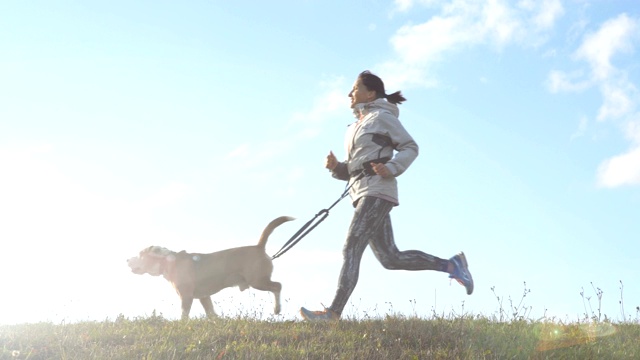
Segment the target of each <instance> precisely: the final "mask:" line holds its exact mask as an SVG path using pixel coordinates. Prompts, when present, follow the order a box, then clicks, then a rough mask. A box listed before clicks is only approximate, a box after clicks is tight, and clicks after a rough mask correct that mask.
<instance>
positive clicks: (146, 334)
mask: <svg viewBox="0 0 640 360" xmlns="http://www.w3.org/2000/svg"><path fill="white" fill-rule="evenodd" d="M639 358H640V324H639V323H637V322H631V321H629V322H624V323H611V322H607V321H603V322H601V321H586V322H576V323H572V324H562V323H558V322H553V321H528V320H511V321H498V320H496V319H490V318H486V317H482V316H470V315H468V316H462V317H454V316H449V317H442V316H434V317H432V318H430V319H420V318H407V317H403V316H386V318H383V319H370V320H360V321H356V320H349V319H347V320H342V321H339V322H331V323H308V322H303V321H286V322H283V321H258V320H254V319H251V318H249V317H246V318H242V317H240V318H218V319H214V320H209V319H204V318H201V319H192V320H189V321H174V320H167V319H165V318H163V317H162V316H158V315H155V314H154V315H152V316H149V317H145V318H135V319H128V318H125V317H123V316H121V317H119V318H117V319H115V320H105V321H103V322H80V323H71V324H64V323H63V324H52V323H37V324H23V325H5V326H0V359H127V360H131V359H146V360H151V359H154V360H155V359H639Z"/></svg>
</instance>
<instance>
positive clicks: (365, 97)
mask: <svg viewBox="0 0 640 360" xmlns="http://www.w3.org/2000/svg"><path fill="white" fill-rule="evenodd" d="M349 97H350V98H351V108H352V109H353V108H354V107H355V106H356V104H361V103H368V102H371V101H373V100H375V99H376V92H375V91H373V90H369V89H367V87H366V86H365V85H364V84H363V83H362V80H361V79H360V78H358V79H357V80H356V82H355V83H354V84H353V89H351V92H350V93H349Z"/></svg>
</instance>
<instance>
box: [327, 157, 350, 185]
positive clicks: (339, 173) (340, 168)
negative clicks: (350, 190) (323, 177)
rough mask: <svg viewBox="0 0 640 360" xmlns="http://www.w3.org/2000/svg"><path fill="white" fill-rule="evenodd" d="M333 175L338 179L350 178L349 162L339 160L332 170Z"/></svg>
mask: <svg viewBox="0 0 640 360" xmlns="http://www.w3.org/2000/svg"><path fill="white" fill-rule="evenodd" d="M331 176H333V177H334V178H336V179H338V180H345V181H347V180H349V170H348V169H347V163H345V162H339V163H338V165H336V167H335V168H334V169H333V170H331Z"/></svg>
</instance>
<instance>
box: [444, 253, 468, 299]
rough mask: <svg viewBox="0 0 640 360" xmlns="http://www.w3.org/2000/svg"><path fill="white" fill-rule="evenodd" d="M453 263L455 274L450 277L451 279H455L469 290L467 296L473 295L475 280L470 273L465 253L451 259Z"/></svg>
mask: <svg viewBox="0 0 640 360" xmlns="http://www.w3.org/2000/svg"><path fill="white" fill-rule="evenodd" d="M449 261H451V263H453V272H452V273H451V274H450V275H449V277H450V278H451V279H455V280H456V281H458V282H459V283H460V285H462V286H464V287H465V288H466V289H467V295H471V293H472V292H473V278H472V277H471V273H470V272H469V265H468V264H467V258H466V257H465V256H464V253H463V252H461V253H460V254H458V255H456V256H454V257H452V258H451V259H449Z"/></svg>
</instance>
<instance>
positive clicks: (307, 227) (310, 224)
mask: <svg viewBox="0 0 640 360" xmlns="http://www.w3.org/2000/svg"><path fill="white" fill-rule="evenodd" d="M365 175H366V173H365V170H362V171H361V172H360V174H359V175H357V176H356V177H355V179H354V180H353V181H349V184H347V186H346V187H345V189H344V192H343V193H342V195H340V197H339V198H338V200H336V201H335V202H334V203H333V204H331V206H329V207H328V208H326V209H322V210H320V211H318V213H317V214H316V216H314V217H313V218H312V219H311V220H309V221H307V223H306V224H304V225H303V226H302V227H301V228H300V230H298V231H297V232H296V233H295V234H293V236H292V237H291V238H290V239H289V240H288V241H287V242H286V243H285V244H284V245H283V246H282V248H281V249H280V250H278V252H277V253H276V254H275V255H273V256H272V257H271V259H272V260H273V259H276V258H278V257H280V256H281V255H282V254H284V253H286V252H287V251H289V249H291V248H292V247H293V246H294V245H295V244H297V243H298V242H299V241H300V240H302V238H303V237H305V236H307V234H308V233H310V232H311V230H313V229H315V228H316V226H318V225H320V223H321V222H323V221H324V219H326V218H327V216H329V210H331V209H333V207H334V206H336V205H337V204H338V203H339V202H340V200H342V199H344V198H345V197H346V196H347V195H348V194H349V190H350V189H351V187H352V186H353V184H355V183H356V181H358V180H360V179H362V178H363V177H364V176H365Z"/></svg>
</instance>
